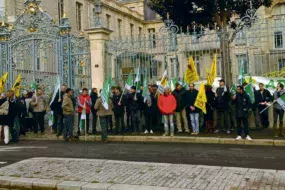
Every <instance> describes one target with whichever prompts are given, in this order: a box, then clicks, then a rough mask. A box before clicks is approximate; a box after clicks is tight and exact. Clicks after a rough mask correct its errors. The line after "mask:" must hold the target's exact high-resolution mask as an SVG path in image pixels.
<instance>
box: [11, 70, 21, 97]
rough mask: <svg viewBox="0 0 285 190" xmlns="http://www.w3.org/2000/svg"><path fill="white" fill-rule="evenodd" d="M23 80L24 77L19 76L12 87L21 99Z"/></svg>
mask: <svg viewBox="0 0 285 190" xmlns="http://www.w3.org/2000/svg"><path fill="white" fill-rule="evenodd" d="M21 79H22V75H19V76H18V77H17V79H16V81H15V83H14V85H13V87H12V90H13V91H14V93H15V96H16V97H20V95H21V92H20V91H21Z"/></svg>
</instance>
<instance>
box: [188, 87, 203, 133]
mask: <svg viewBox="0 0 285 190" xmlns="http://www.w3.org/2000/svg"><path fill="white" fill-rule="evenodd" d="M197 96H198V90H196V89H195V84H194V83H191V84H189V91H187V95H186V102H187V108H188V109H189V113H190V120H191V126H192V133H191V135H198V134H199V112H200V109H199V108H197V107H195V106H194V104H195V101H196V98H197Z"/></svg>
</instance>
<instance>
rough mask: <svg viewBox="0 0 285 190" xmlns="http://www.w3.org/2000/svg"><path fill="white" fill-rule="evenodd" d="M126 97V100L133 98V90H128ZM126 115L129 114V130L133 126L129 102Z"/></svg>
mask: <svg viewBox="0 0 285 190" xmlns="http://www.w3.org/2000/svg"><path fill="white" fill-rule="evenodd" d="M125 98H126V100H128V99H130V98H131V91H130V90H128V92H127V93H126V94H125ZM126 115H127V118H126V120H127V130H129V129H130V128H131V119H132V117H131V110H130V105H129V104H128V103H127V104H126Z"/></svg>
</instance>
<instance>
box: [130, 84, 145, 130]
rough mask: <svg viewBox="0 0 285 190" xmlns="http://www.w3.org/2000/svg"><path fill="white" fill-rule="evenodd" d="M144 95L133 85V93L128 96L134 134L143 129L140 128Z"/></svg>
mask: <svg viewBox="0 0 285 190" xmlns="http://www.w3.org/2000/svg"><path fill="white" fill-rule="evenodd" d="M142 101H143V100H142V96H141V95H140V94H139V93H137V91H136V87H135V86H132V87H131V94H130V96H128V99H127V104H129V106H130V112H131V120H132V122H131V125H132V130H133V133H134V134H137V133H138V132H142V129H141V128H140V109H141V105H142Z"/></svg>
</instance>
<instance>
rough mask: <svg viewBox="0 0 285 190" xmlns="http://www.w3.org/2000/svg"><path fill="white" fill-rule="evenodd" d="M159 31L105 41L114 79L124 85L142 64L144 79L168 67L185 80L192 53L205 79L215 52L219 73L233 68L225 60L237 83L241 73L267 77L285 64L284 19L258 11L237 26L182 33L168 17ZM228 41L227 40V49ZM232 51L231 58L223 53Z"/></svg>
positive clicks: (154, 78)
mask: <svg viewBox="0 0 285 190" xmlns="http://www.w3.org/2000/svg"><path fill="white" fill-rule="evenodd" d="M164 23H165V25H164V27H162V28H160V30H159V31H158V32H156V33H155V32H149V33H148V34H144V35H138V36H136V37H133V36H126V37H122V38H120V39H112V40H110V41H108V42H107V43H106V54H107V55H108V56H109V57H108V59H107V63H106V64H107V65H114V69H115V70H114V73H115V79H116V81H117V83H118V84H121V85H122V84H123V83H124V81H125V80H126V76H127V75H128V74H129V73H130V71H133V73H135V70H136V68H138V67H140V71H142V72H141V75H142V76H141V77H142V78H143V77H144V76H146V77H148V78H149V81H150V82H156V81H157V80H159V78H160V77H161V75H162V73H163V71H164V69H167V70H168V75H169V77H170V78H174V77H179V78H182V77H183V75H184V71H185V70H186V67H187V63H188V59H189V57H190V56H193V58H194V60H195V64H196V67H197V70H198V73H199V75H200V77H201V78H202V79H206V69H207V68H210V65H211V63H212V61H213V57H214V55H215V54H217V62H218V68H217V74H218V76H223V77H225V76H226V75H227V74H228V73H229V72H228V71H227V70H226V69H223V68H225V67H226V66H227V65H226V64H231V66H232V69H231V72H232V74H233V75H232V78H233V81H234V82H235V81H237V78H238V75H239V71H240V70H243V71H244V73H245V75H252V76H264V75H265V74H266V73H268V72H272V71H278V70H281V69H282V68H284V67H285V51H284V50H285V44H284V39H285V38H284V37H285V36H284V28H285V19H284V17H281V18H280V17H273V18H269V19H266V18H265V17H264V15H263V14H261V12H259V11H254V10H249V11H248V14H247V15H246V16H245V17H244V18H241V19H237V29H236V30H234V29H231V28H222V29H220V28H215V29H211V30H210V29H207V28H203V27H197V26H195V25H193V27H192V28H189V30H188V31H182V30H181V29H180V28H179V26H176V25H175V24H174V23H173V22H172V21H171V20H166V21H164ZM224 41H228V42H229V47H228V48H227V47H225V45H224V43H223V42H224ZM224 51H229V52H228V53H229V57H227V56H224V54H223V53H222V52H224Z"/></svg>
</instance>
